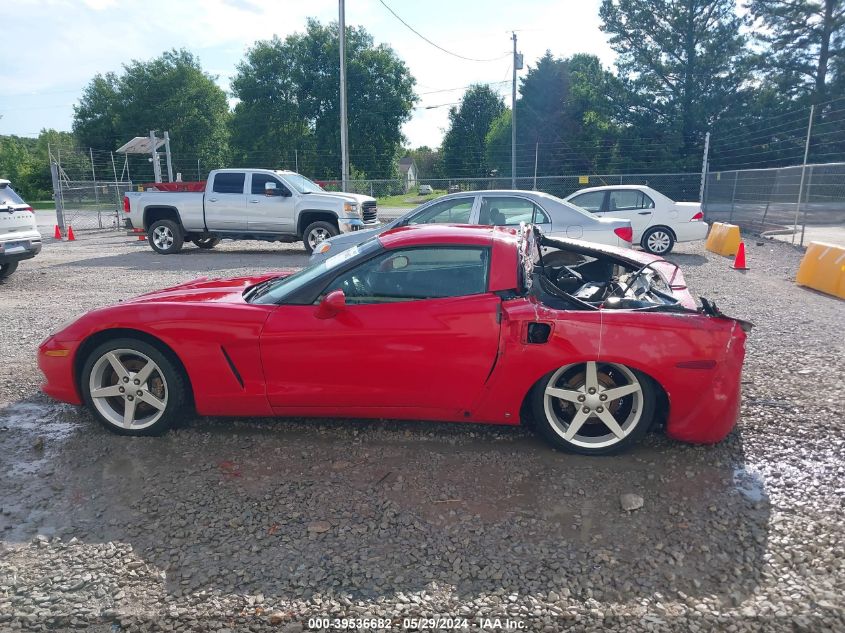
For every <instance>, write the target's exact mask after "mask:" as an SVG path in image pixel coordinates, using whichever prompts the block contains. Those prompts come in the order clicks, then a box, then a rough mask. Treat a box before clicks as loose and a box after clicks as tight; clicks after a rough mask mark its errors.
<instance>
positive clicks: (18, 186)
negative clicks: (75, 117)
mask: <svg viewBox="0 0 845 633" xmlns="http://www.w3.org/2000/svg"><path fill="white" fill-rule="evenodd" d="M63 144H64V145H65V146H69V145H71V144H72V135H71V134H70V133H69V132H57V131H56V130H41V133H40V134H39V135H38V138H22V137H19V136H0V178H5V179H7V180H11V181H12V187H14V189H15V191H17V192H18V193H19V194H20V195H21V197H23V199H24V200H26V201H27V202H29V203H32V202H33V201H35V200H44V199H49V198H50V197H52V195H53V185H52V181H51V179H50V159H49V152H48V148H49V146H52V147H53V148H54V151H55V148H57V147H59V146H61V145H63Z"/></svg>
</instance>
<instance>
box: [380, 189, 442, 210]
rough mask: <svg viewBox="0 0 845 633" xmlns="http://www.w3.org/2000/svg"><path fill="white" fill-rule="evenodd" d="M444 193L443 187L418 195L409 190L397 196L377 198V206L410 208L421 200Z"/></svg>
mask: <svg viewBox="0 0 845 633" xmlns="http://www.w3.org/2000/svg"><path fill="white" fill-rule="evenodd" d="M445 193H446V190H445V189H435V190H434V192H433V193H431V194H429V195H426V196H420V195H418V194H416V193H415V192H413V191H409V192H408V193H403V194H400V195H398V196H384V197H381V198H378V206H380V207H403V208H408V209H412V208H413V207H416V206H417V205H420V204H422V203H423V202H428V201H429V200H431V199H432V198H436V197H437V196H442V195H443V194H445Z"/></svg>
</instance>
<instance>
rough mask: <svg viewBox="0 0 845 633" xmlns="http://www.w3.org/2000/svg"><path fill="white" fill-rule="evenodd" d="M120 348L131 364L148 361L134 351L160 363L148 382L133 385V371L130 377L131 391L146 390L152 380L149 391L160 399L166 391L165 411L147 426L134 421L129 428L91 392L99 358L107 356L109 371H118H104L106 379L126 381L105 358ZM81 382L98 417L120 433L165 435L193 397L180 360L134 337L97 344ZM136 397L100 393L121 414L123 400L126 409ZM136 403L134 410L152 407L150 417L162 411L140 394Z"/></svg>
mask: <svg viewBox="0 0 845 633" xmlns="http://www.w3.org/2000/svg"><path fill="white" fill-rule="evenodd" d="M116 350H122V351H121V352H120V353H119V354H116V356H117V357H118V358H119V359H123V362H126V363H127V364H129V365H131V364H132V363H133V362H135V363H137V365H136V366H137V368H138V369H139V370H140V369H141V368H142V367H143V366H144V364H145V361H144V360H143V359H141V358H138V359H137V360H136V358H134V357H133V356H132V354H131V353H132V352H135V353H138V354H141V355H143V356H146V358H147V359H148V360H150V361H152V362H154V363H155V365H156V370H155V371H154V372H153V373H152V375H151V376H150V378H149V383H148V382H145V383H143V384H141V385H138V386H132V382H131V376H132V374H131V373H130V374H129V376H128V377H129V379H130V381H129V382H127V383H126V385H127V387H126V388H127V390H128V391H132V390H134V389H136V388H137V389H142V390H144V385H147V384H149V385H150V386H149V387H147V389H145V391H148V392H149V393H151V394H153V395H155V396H156V397H157V398H159V399H160V398H161V397H162V394H163V397H164V400H163V402H164V404H165V406H164V407H163V409H162V410H161V411H163V412H162V413H161V414H160V415H159V416H158V418H157V419H155V420H153V421H152V423H150V424H149V425H148V426H143V427H142V428H131V426H132V425H130V427H129V428H127V427H126V426H119V425H118V424H117V423H116V422H115V421H114V420H113V419H110V418H109V417H108V415H107V413H104V412H103V411H101V409H100V408H98V406H97V405H96V404H95V403H94V398H93V397H92V395H91V374H92V372H94V371H95V368H96V367H99V365H100V363H99V362H98V361H101V360H103V364H104V365H105V370H104V371H105V372H108V371H109V370H110V369H111V371H112V373H113V374H114V375H113V376H109V375H108V374H105V373H104V374H103V379H104V380H106V381H107V382H109V383H110V385H111V386H113V387H120V386H121V385H122V384H124V383H123V382H122V381H121V379H120V377H119V376H118V374H117V372H115V371H114V370H113V366H112V365H110V364H107V363H108V360H106V359H105V357H106V355H107V354H108V353H109V352H115V351H116ZM97 371H98V372H99V371H100V370H99V369H98V370H97ZM129 371H130V372H131V371H132V370H131V369H130V370H129ZM137 373H138V372H137V371H136V372H135V375H137ZM97 381H98V379H97V377H95V382H97ZM161 385H163V390H162V389H160V387H161ZM79 386H80V390H81V392H82V398H83V400H84V402H85V404H86V405H87V406H88V408H89V409H90V411H91V413H92V414H93V415H94V417H95V418H97V420H98V421H99V422H100V423H101V424H102V425H103V426H105V427H106V428H107V429H108V430H109V431H111V432H112V433H117V434H118V435H131V436H154V435H161V434H162V433H164V432H165V431H167V430H168V429H169V428H170V427H171V426H172V425H173V424H174V423H175V422H176V421H177V420H178V419H179V418H180V417H181V416H182V415H183V413H184V412H185V409H186V404H187V403H188V402H189V401H190V395H189V393H188V391H189V389H190V387H189V383H188V380H187V378H186V377H185V375H184V373H183V370H182V368H181V367H180V366H179V365H178V363H177V362H176V361H175V360H173V359H172V358H171V357H170V355H169V354H165V353H164V352H162V351H161V350H160V349H159V348H157V347H155V346H154V345H151V344H149V343H147V342H145V341H142V340H139V339H134V338H114V339H110V340H108V341H106V342H104V343H101V344H100V345H98V346H97V347H96V348H94V349H93V350H92V351H91V353H89V354H88V356H87V358H86V359H85V363H84V364H83V366H82V373H81V375H80V385H79ZM132 397H133V396H131V395H129V394H128V393H127V394H125V395H120V396H117V395H116V396H115V397H100V398H98V400H102V401H104V402H102V403H101V405H102V406H103V408H104V409H105V410H106V411H107V412H108V411H109V410H111V411H112V412H113V413H114V414H119V413H120V412H119V411H118V409H119V408H120V403H121V402H122V403H123V407H124V409H123V412H124V413H125V411H126V409H125V407H126V406H127V402H126V399H127V398H132ZM135 397H137V396H135ZM135 405H136V407H137V408H133V411H134V412H137V411H139V410H140V411H141V412H144V411H146V410H149V417H150V418H154V417H155V416H156V415H157V411H159V410H158V409H155V408H154V407H152V406H151V405H147V404H146V403H144V402H141V399H140V398H139V399H138V401H136V403H135ZM139 424H143V418H142V419H141V420H140V421H139Z"/></svg>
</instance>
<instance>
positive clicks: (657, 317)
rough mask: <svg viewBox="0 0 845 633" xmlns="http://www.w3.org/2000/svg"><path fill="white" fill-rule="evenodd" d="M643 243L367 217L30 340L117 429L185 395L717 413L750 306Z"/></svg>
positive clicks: (319, 407) (730, 388)
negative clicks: (707, 290) (365, 227)
mask: <svg viewBox="0 0 845 633" xmlns="http://www.w3.org/2000/svg"><path fill="white" fill-rule="evenodd" d="M702 301H703V304H704V305H703V306H702V307H701V308H696V305H695V303H694V301H693V299H692V297H691V296H690V294H689V292H688V291H687V288H686V285H685V283H684V278H683V275H682V274H681V271H680V270H679V269H678V268H677V266H675V265H674V264H671V263H669V262H667V261H665V260H663V259H661V258H659V257H656V256H654V255H648V254H645V253H639V252H635V251H630V250H622V249H617V248H614V247H606V246H601V245H595V244H589V243H586V242H577V241H561V240H554V239H550V238H547V237H544V236H542V235H541V234H540V233H539V232H538V231H537V230H536V229H534V228H533V227H525V228H523V229H522V230H520V231H513V230H505V229H500V228H479V227H453V226H431V225H429V226H419V227H403V228H398V229H394V230H391V231H389V232H387V233H383V234H381V235H379V236H378V237H376V238H373V239H371V240H370V241H368V242H365V243H363V244H361V245H359V246H357V247H354V248H352V249H350V250H347V251H344V252H341V253H339V254H337V255H335V256H334V257H331V258H329V259H327V260H325V261H323V262H320V263H319V264H316V265H314V266H310V267H308V268H305V269H303V270H301V271H299V272H297V273H295V274H292V275H285V274H280V273H272V274H264V275H261V276H256V277H249V278H237V279H198V280H195V281H191V282H188V283H185V284H182V285H179V286H175V287H173V288H167V289H165V290H160V291H157V292H152V293H148V294H145V295H142V296H140V297H136V298H134V299H131V300H128V301H124V302H122V303H120V304H118V305H115V306H110V307H106V308H102V309H99V310H95V311H92V312H89V313H88V314H86V315H84V316H82V317H80V318H79V319H78V320H76V321H75V322H74V323H72V324H71V325H68V326H66V327H64V328H62V329H60V330H59V331H57V332H55V333H54V334H52V335H51V336H50V337H49V338H47V339H46V340H45V341H44V342H43V343H42V344H41V346H40V349H39V366H40V367H41V370H42V371H43V372H44V374H45V375H46V377H47V381H46V384H45V386H44V391H45V392H46V393H47V394H49V395H50V396H52V397H54V398H56V399H58V400H62V401H64V402H69V403H72V404H82V403H85V404H86V405H88V407H89V408H90V409H91V411H92V412H93V413H94V415H95V416H96V417H97V418H98V419H99V420H100V421H101V422H102V423H103V424H105V426H106V427H108V428H109V429H111V430H113V431H115V432H117V433H122V434H125V435H153V434H158V433H161V432H163V431H165V430H166V429H167V428H168V427H169V426H171V425H172V424H173V423H174V422H176V421H178V420H179V419H180V418H181V417H182V416H184V415H185V414H186V413H188V412H189V411H191V410H193V411H196V412H197V413H198V414H200V415H212V416H306V417H330V416H331V417H356V418H401V419H425V420H442V421H452V422H457V421H461V422H486V423H491V424H520V423H521V422H523V421H530V422H531V423H532V424H533V425H534V427H535V428H536V429H537V431H538V432H539V433H540V434H541V435H542V436H543V437H544V438H545V439H547V440H548V441H549V442H551V443H552V444H553V445H554V446H556V447H559V448H563V449H567V450H570V451H574V452H578V453H585V454H602V453H610V452H614V451H618V450H621V449H623V448H625V447H627V446H629V445H631V444H632V443H634V442H636V441H637V440H638V439H639V438H641V437H642V436H643V435H644V434H645V433H646V431H648V429H649V428H650V427H651V426H652V425H653V424H654V423H659V424H662V425H664V426H665V431H666V433H667V434H668V435H669V436H670V437H673V438H676V439H679V440H684V441H689V442H717V441H719V440H721V439H722V438H723V437H725V435H727V434H728V432H729V431H730V430H731V429H732V428H733V426H734V424H735V422H736V419H737V415H738V411H739V398H740V372H741V369H742V360H743V356H744V347H745V336H746V334H745V333H746V331H747V330H748V328H749V327H750V326H749V324H747V323H745V322H743V321H739V320H737V319H732V318H729V317H726V316H724V315H722V314H721V313H720V312H719V311H718V310H717V309H716V308H715V306H713V305H712V304H711V303H709V302H707V301H706V300H702Z"/></svg>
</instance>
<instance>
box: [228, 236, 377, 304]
mask: <svg viewBox="0 0 845 633" xmlns="http://www.w3.org/2000/svg"><path fill="white" fill-rule="evenodd" d="M380 248H381V242H379V241H378V238H375V237H373V238H370V239H369V240H367V241H366V242H363V243H361V244H358V245H357V246H353V247H352V248H348V249H346V250H345V251H341V252H339V253H338V254H337V255H334V256H333V257H329V258H328V259H325V260H323V261H321V262H319V263H317V264H314V265H312V266H308V267H306V268H303V269H302V270H300V271H299V272H296V273H294V274H292V275H290V276H288V277H282V278H276V279H270V280H267V281H265V282H263V283H261V284H258V285H256V286H251V287H250V288H247V289H246V291H245V292H244V299H246V301H248V302H249V303H281V302H282V301H284V300H285V299H286V298H288V297H290V296H292V295H293V294H294V293H295V292H296V291H297V290H299V289H300V288H302V287H304V286H305V285H306V284H309V283H311V282H312V281H314V280H315V279H317V278H319V277H320V276H321V275H323V274H326V273H329V271H331V270H332V269H334V268H337V267H338V266H340V265H341V264H343V263H345V262H347V261H349V260H352V259H366V258H367V257H369V256H370V255H371V254H372V253H374V252H376V251H377V250H379V249H380ZM331 277H332V275H330V274H326V283H328V281H329V279H330V278H331Z"/></svg>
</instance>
